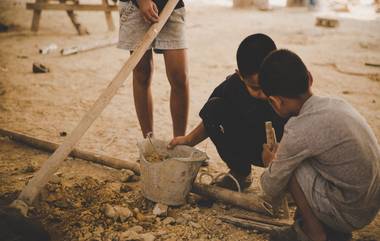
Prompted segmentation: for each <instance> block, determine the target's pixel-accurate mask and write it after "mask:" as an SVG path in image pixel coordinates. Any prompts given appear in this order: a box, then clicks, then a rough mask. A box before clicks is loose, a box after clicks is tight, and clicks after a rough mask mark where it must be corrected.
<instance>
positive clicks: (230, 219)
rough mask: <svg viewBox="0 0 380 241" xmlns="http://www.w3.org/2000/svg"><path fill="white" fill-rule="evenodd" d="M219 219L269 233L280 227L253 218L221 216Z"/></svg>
mask: <svg viewBox="0 0 380 241" xmlns="http://www.w3.org/2000/svg"><path fill="white" fill-rule="evenodd" d="M219 219H220V220H222V221H224V222H226V223H230V224H233V225H235V226H238V227H241V228H246V229H254V230H258V231H261V232H265V233H269V232H271V231H273V230H274V229H276V228H278V226H275V225H271V224H266V223H260V222H255V221H251V220H246V219H240V218H235V217H230V216H220V217H219Z"/></svg>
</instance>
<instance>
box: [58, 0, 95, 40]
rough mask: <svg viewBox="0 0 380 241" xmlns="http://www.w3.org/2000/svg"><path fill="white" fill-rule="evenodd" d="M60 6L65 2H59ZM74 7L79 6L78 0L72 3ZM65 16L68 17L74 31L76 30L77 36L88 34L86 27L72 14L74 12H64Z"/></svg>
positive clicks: (64, 0)
mask: <svg viewBox="0 0 380 241" xmlns="http://www.w3.org/2000/svg"><path fill="white" fill-rule="evenodd" d="M59 2H60V3H61V4H65V3H66V0H59ZM74 4H75V5H79V0H76V1H74ZM66 13H67V16H69V18H70V20H71V22H72V24H73V25H74V27H75V29H76V30H77V33H78V34H79V35H86V34H89V32H88V30H87V28H86V27H84V26H83V25H82V24H81V23H80V22H79V21H78V18H77V15H76V14H75V13H74V10H66Z"/></svg>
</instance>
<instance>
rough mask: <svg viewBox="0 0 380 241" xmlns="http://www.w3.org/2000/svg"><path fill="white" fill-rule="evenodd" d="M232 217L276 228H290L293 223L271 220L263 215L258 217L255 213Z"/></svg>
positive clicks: (285, 220)
mask: <svg viewBox="0 0 380 241" xmlns="http://www.w3.org/2000/svg"><path fill="white" fill-rule="evenodd" d="M232 216H233V217H235V218H240V219H247V220H251V221H255V222H260V223H266V224H271V225H276V226H291V225H292V224H293V221H292V220H290V219H279V218H272V217H268V216H264V215H259V214H257V213H250V214H249V215H248V214H242V213H239V214H233V215H232Z"/></svg>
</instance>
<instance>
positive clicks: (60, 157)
mask: <svg viewBox="0 0 380 241" xmlns="http://www.w3.org/2000/svg"><path fill="white" fill-rule="evenodd" d="M177 3H178V0H169V1H168V2H167V4H166V6H165V8H164V9H163V11H162V12H161V14H160V17H159V21H158V23H155V24H152V25H151V27H150V28H149V29H148V31H147V33H146V34H145V35H144V37H143V39H142V40H141V42H140V43H139V44H138V47H137V49H136V50H135V51H134V52H133V53H132V55H131V56H130V58H129V59H128V60H127V62H126V63H125V64H124V66H123V67H122V68H121V69H120V71H119V72H118V73H117V75H116V76H115V77H114V79H113V80H112V81H111V82H110V83H109V84H108V86H107V87H106V89H105V90H104V91H103V92H102V94H101V95H100V96H99V98H98V99H97V100H96V102H95V103H94V104H93V106H92V107H91V108H90V110H89V111H88V112H87V113H86V114H85V116H84V117H83V118H82V119H81V121H80V122H79V123H78V125H77V126H76V127H75V129H74V130H73V131H72V132H71V133H70V135H69V136H67V137H66V138H65V141H64V143H63V144H62V145H60V146H59V147H58V149H57V150H56V151H55V152H54V153H53V154H52V155H51V156H50V157H49V159H48V160H47V161H45V162H44V164H43V165H42V167H41V169H40V170H38V172H37V173H36V174H35V175H34V176H33V178H32V179H31V180H30V181H29V183H28V184H27V185H26V186H25V187H24V189H23V190H22V191H21V193H20V195H19V197H18V199H19V200H21V201H24V202H25V203H26V204H28V205H31V204H32V203H33V201H34V200H35V199H36V197H37V196H38V194H39V192H40V191H41V189H42V188H43V187H44V186H45V185H46V183H47V182H48V181H49V179H50V177H51V176H52V175H53V174H54V172H56V171H57V169H58V167H59V166H60V164H61V163H62V162H63V161H64V160H65V158H66V157H67V156H68V155H69V154H70V153H71V151H72V149H73V148H74V146H75V145H76V144H77V143H78V141H79V140H80V138H81V137H82V136H83V135H84V134H85V133H86V131H87V130H88V129H89V128H90V126H91V125H92V124H93V123H94V121H95V120H96V119H97V118H98V117H99V115H100V114H101V113H102V111H103V110H104V109H105V107H106V106H107V105H108V104H109V103H110V101H111V99H112V98H113V97H114V96H115V94H116V93H117V91H118V90H119V88H120V87H121V86H122V85H123V83H124V81H125V79H126V78H127V77H128V76H129V75H130V73H132V71H133V69H134V68H135V67H136V65H137V64H138V63H139V61H140V59H141V58H142V57H143V55H144V54H145V53H146V51H147V49H148V48H149V46H150V45H151V43H152V42H153V40H154V39H155V38H156V36H157V35H158V33H159V32H160V31H161V29H162V27H163V26H164V24H165V23H166V21H167V20H168V18H169V16H170V15H171V13H172V12H173V10H174V8H175V6H176V5H177Z"/></svg>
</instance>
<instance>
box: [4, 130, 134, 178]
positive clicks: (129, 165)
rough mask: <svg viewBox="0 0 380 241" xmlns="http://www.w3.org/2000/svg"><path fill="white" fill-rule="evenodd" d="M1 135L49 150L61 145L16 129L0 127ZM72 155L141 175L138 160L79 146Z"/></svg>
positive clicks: (52, 150) (51, 150)
mask: <svg viewBox="0 0 380 241" xmlns="http://www.w3.org/2000/svg"><path fill="white" fill-rule="evenodd" d="M0 136H4V137H8V138H9V139H11V140H13V141H16V142H21V143H23V144H25V145H28V146H31V147H34V148H37V149H40V150H43V151H48V152H54V151H55V150H56V149H57V148H58V147H59V144H57V143H54V142H50V141H46V140H41V139H38V138H35V137H32V136H28V135H25V134H21V133H17V132H14V131H10V130H5V129H1V128H0ZM70 156H72V157H75V158H80V159H83V160H86V161H91V162H94V163H97V164H101V165H105V166H109V167H112V168H116V169H129V170H132V171H133V172H134V173H136V174H137V175H140V165H139V164H138V163H136V162H131V161H126V160H120V159H117V158H113V157H110V156H106V155H100V154H96V153H92V152H89V151H83V150H79V149H77V148H74V149H73V150H72V151H71V153H70Z"/></svg>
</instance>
